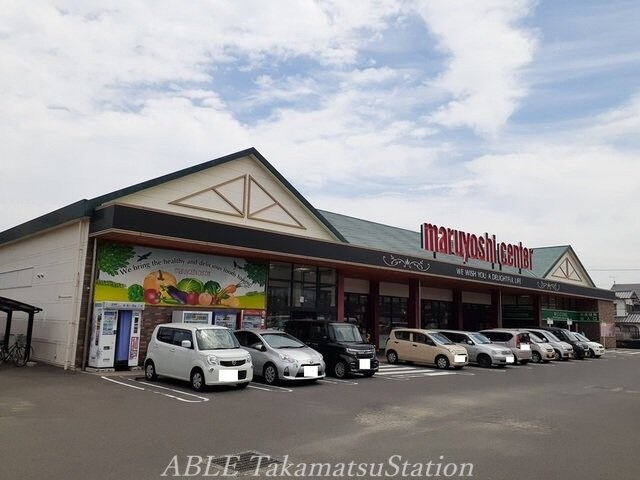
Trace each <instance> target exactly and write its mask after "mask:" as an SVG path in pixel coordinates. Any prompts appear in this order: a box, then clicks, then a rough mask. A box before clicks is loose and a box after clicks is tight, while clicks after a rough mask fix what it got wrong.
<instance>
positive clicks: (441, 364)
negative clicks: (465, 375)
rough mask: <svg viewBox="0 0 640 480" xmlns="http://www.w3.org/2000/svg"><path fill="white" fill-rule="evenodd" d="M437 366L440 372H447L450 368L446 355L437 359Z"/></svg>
mask: <svg viewBox="0 0 640 480" xmlns="http://www.w3.org/2000/svg"><path fill="white" fill-rule="evenodd" d="M436 366H437V367H438V368H439V369H440V370H446V369H447V368H449V359H448V358H447V357H445V356H444V355H439V356H438V357H436Z"/></svg>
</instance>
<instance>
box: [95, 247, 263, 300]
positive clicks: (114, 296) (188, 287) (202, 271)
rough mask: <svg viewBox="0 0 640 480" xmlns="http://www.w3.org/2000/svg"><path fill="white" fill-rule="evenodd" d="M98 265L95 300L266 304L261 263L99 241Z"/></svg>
mask: <svg viewBox="0 0 640 480" xmlns="http://www.w3.org/2000/svg"><path fill="white" fill-rule="evenodd" d="M96 266H97V270H98V279H97V280H96V282H95V289H94V292H95V293H94V301H95V302H118V303H117V304H118V305H122V304H126V303H127V302H131V304H132V305H135V303H138V302H143V304H146V305H158V306H163V307H183V308H184V306H188V307H190V308H191V307H216V308H225V307H226V308H252V309H264V308H265V305H266V301H265V299H266V295H265V288H266V280H267V272H268V265H267V264H266V263H263V262H254V261H250V260H245V259H242V258H232V257H219V256H214V255H205V254H201V253H192V252H182V251H177V250H163V249H159V248H152V247H142V246H135V245H128V244H121V243H102V244H100V245H99V246H98V252H97V259H96ZM134 302H135V303H134ZM138 304H140V303H138Z"/></svg>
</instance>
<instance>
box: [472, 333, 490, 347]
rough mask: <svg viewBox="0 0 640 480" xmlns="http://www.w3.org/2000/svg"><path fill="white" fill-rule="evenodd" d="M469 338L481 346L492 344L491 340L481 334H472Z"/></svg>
mask: <svg viewBox="0 0 640 480" xmlns="http://www.w3.org/2000/svg"><path fill="white" fill-rule="evenodd" d="M469 336H470V337H471V339H472V340H473V341H474V342H476V343H479V344H480V345H486V344H487V343H491V340H489V339H488V338H487V337H485V336H484V335H482V334H481V333H471V334H469Z"/></svg>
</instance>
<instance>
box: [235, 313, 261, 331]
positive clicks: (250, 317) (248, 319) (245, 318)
mask: <svg viewBox="0 0 640 480" xmlns="http://www.w3.org/2000/svg"><path fill="white" fill-rule="evenodd" d="M265 325H266V324H265V312H264V310H242V318H241V320H240V328H258V329H264V328H265Z"/></svg>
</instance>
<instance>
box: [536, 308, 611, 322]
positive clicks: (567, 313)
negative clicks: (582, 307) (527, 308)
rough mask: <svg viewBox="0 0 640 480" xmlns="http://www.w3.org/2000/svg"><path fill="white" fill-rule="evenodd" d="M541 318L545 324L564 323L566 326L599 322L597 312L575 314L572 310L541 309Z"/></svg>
mask: <svg viewBox="0 0 640 480" xmlns="http://www.w3.org/2000/svg"><path fill="white" fill-rule="evenodd" d="M542 318H543V319H545V320H546V321H547V322H549V320H551V321H552V322H566V323H567V324H568V325H572V324H573V322H590V323H598V322H600V315H599V314H598V312H577V311H574V310H555V309H551V308H543V309H542Z"/></svg>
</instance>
